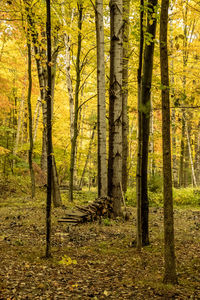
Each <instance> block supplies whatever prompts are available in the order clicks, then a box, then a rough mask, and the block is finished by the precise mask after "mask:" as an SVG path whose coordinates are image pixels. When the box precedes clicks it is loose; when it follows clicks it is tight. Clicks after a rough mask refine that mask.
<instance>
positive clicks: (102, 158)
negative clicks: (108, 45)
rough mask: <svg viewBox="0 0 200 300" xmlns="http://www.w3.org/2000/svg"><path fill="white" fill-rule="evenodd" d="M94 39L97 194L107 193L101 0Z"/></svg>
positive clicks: (104, 194) (98, 6) (96, 8)
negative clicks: (95, 63)
mask: <svg viewBox="0 0 200 300" xmlns="http://www.w3.org/2000/svg"><path fill="white" fill-rule="evenodd" d="M95 16H96V41H97V98H98V100H97V118H98V121H97V123H98V124H97V126H98V127H97V130H98V137H97V138H98V157H97V159H98V196H99V197H102V196H106V195H107V157H106V99H105V97H106V96H105V93H106V86H105V61H104V23H103V0H96V7H95Z"/></svg>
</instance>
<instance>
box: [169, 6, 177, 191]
mask: <svg viewBox="0 0 200 300" xmlns="http://www.w3.org/2000/svg"><path fill="white" fill-rule="evenodd" d="M170 8H171V11H172V10H173V3H172V4H171V7H170ZM172 21H173V19H170V21H169V22H170V52H171V63H170V68H171V72H170V73H171V76H170V85H171V95H170V96H171V98H172V100H173V104H174V105H175V86H174V85H175V83H174V55H173V49H174V44H173V23H172ZM171 126H172V153H173V155H172V166H173V167H172V178H173V185H174V187H175V188H177V187H178V164H177V157H176V130H177V125H176V111H175V109H174V108H173V109H172V113H171Z"/></svg>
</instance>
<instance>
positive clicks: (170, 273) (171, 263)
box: [160, 0, 177, 284]
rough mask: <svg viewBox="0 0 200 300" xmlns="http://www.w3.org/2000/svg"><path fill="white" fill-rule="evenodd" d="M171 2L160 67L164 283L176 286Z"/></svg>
mask: <svg viewBox="0 0 200 300" xmlns="http://www.w3.org/2000/svg"><path fill="white" fill-rule="evenodd" d="M168 9H169V0H162V5H161V17H160V66H161V85H162V138H163V188H164V190H163V192H164V241H165V245H164V259H165V274H164V282H165V283H171V284H176V283H177V275H176V262H175V249H174V218H173V197H172V170H171V134H170V103H169V74H168V49H167V27H168Z"/></svg>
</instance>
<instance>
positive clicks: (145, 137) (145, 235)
mask: <svg viewBox="0 0 200 300" xmlns="http://www.w3.org/2000/svg"><path fill="white" fill-rule="evenodd" d="M156 5H157V0H149V1H148V14H147V33H148V34H149V35H150V36H151V41H150V42H149V43H146V45H145V50H144V64H143V75H142V87H141V89H142V90H141V105H142V107H141V110H142V127H143V130H142V166H141V168H142V170H141V189H142V198H141V219H142V245H143V246H145V245H148V244H149V200H148V185H147V182H148V153H149V122H150V112H151V103H150V101H151V82H152V71H153V54H154V39H155V33H156V18H155V17H154V16H155V10H156Z"/></svg>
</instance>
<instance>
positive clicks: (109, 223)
mask: <svg viewBox="0 0 200 300" xmlns="http://www.w3.org/2000/svg"><path fill="white" fill-rule="evenodd" d="M103 225H104V226H111V225H112V224H111V220H110V219H108V218H105V219H103Z"/></svg>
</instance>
